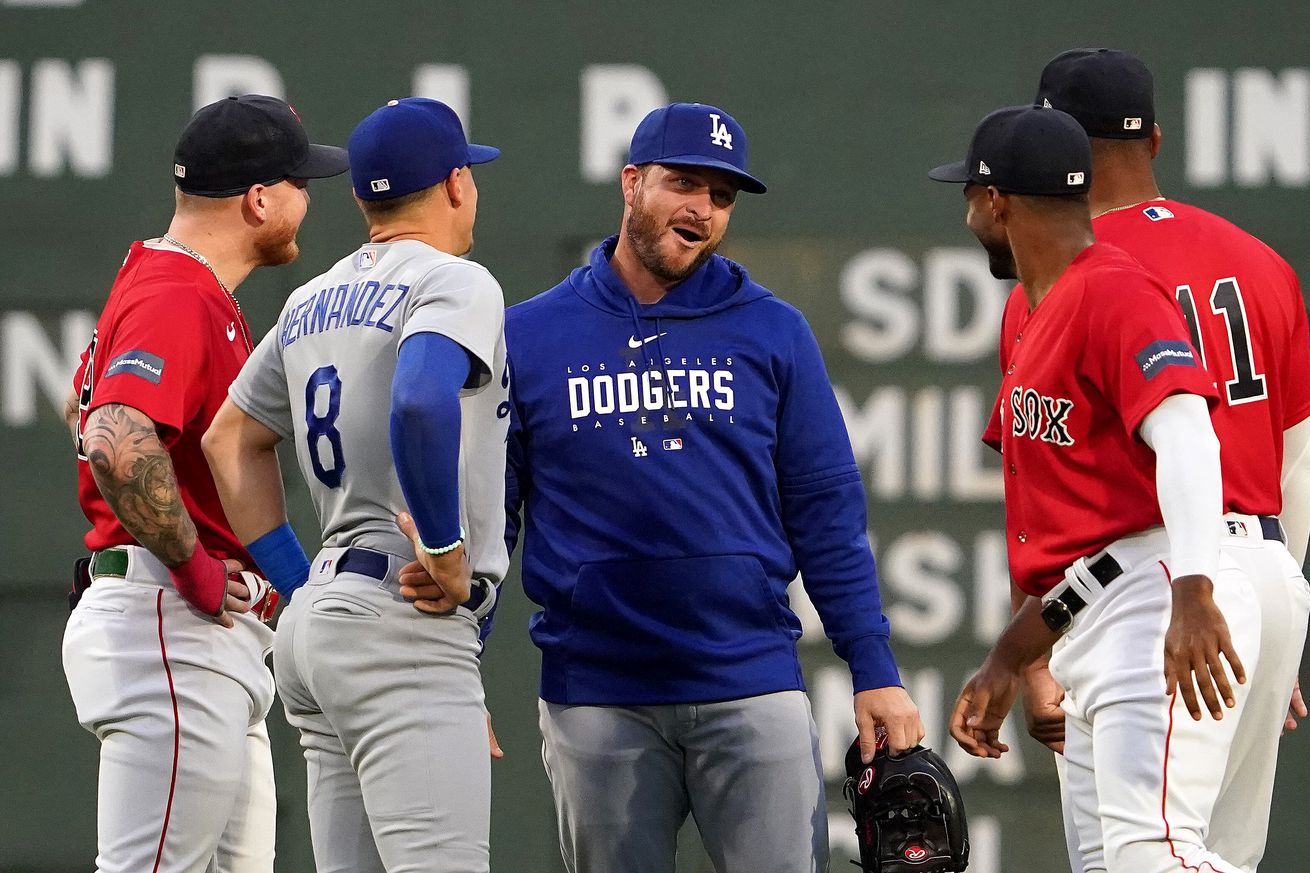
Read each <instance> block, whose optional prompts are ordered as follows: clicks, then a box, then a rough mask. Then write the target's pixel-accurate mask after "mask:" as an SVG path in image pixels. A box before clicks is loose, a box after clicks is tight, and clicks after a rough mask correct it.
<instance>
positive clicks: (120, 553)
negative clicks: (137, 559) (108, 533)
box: [91, 549, 128, 579]
mask: <svg viewBox="0 0 1310 873" xmlns="http://www.w3.org/2000/svg"><path fill="white" fill-rule="evenodd" d="M127 562H128V559H127V551H126V550H125V549H105V550H104V551H101V552H96V553H95V554H93V555H92V556H91V578H92V579H94V578H95V577H97V576H117V577H118V578H119V579H126V578H127Z"/></svg>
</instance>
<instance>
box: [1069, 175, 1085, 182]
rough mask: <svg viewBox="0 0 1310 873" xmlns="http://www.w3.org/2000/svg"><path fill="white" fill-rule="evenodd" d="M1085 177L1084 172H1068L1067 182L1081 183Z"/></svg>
mask: <svg viewBox="0 0 1310 873" xmlns="http://www.w3.org/2000/svg"><path fill="white" fill-rule="evenodd" d="M1085 178H1086V174H1084V173H1070V174H1069V184H1070V185H1081V184H1082V183H1083V179H1085Z"/></svg>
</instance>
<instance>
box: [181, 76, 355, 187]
mask: <svg viewBox="0 0 1310 873" xmlns="http://www.w3.org/2000/svg"><path fill="white" fill-rule="evenodd" d="M348 169H350V164H349V161H348V160H347V158H346V150H345V149H343V148H338V147H336V146H326V145H316V144H314V143H311V142H310V141H309V136H308V135H307V134H306V133H305V127H304V125H302V124H301V123H300V116H298V115H296V111H295V110H294V109H292V108H291V107H290V106H288V105H287V104H286V103H284V102H283V101H281V100H279V99H277V98H276V97H266V96H264V95H262V94H246V95H244V96H242V97H228V98H225V99H223V100H219V101H217V102H215V103H210V104H209V105H208V106H203V107H201V108H200V109H198V110H197V111H196V114H195V115H193V116H191V120H190V121H189V122H187V126H186V128H185V129H184V130H183V131H182V136H181V137H180V138H179V139H178V141H177V149H176V150H175V151H174V153H173V181H174V182H176V183H177V187H178V188H180V189H181V190H182V191H183V192H185V193H187V194H196V195H199V196H201V197H232V196H235V195H237V194H244V193H245V192H246V191H247V190H248V189H249V188H250V186H252V185H273V184H276V183H277V182H281V181H282V180H284V179H324V178H327V177H328V176H336V175H340V174H341V173H344V172H345V171H346V170H348Z"/></svg>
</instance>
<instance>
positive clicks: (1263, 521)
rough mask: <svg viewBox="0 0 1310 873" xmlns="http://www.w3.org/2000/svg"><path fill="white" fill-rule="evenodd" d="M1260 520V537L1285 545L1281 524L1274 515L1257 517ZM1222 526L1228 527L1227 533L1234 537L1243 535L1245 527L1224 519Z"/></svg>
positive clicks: (1232, 520)
mask: <svg viewBox="0 0 1310 873" xmlns="http://www.w3.org/2000/svg"><path fill="white" fill-rule="evenodd" d="M1256 518H1258V519H1260V535H1261V536H1262V537H1263V538H1264V539H1267V540H1277V541H1278V542H1280V543H1282V544H1283V545H1286V544H1287V537H1286V536H1285V535H1284V534H1283V523H1282V522H1280V521H1279V520H1278V516H1276V515H1258V516H1256ZM1224 524H1226V525H1228V532H1229V533H1230V534H1233V535H1234V536H1241V535H1245V534H1246V531H1245V530H1243V528H1244V527H1245V525H1243V524H1242V522H1240V521H1238V520H1237V519H1235V518H1225V519H1224Z"/></svg>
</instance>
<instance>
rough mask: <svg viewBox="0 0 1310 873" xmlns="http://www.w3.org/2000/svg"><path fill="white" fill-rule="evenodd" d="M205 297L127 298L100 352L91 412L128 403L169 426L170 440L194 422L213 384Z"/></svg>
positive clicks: (156, 293)
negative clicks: (206, 376) (208, 373)
mask: <svg viewBox="0 0 1310 873" xmlns="http://www.w3.org/2000/svg"><path fill="white" fill-rule="evenodd" d="M207 317H208V316H207V314H206V312H205V308H204V304H203V301H202V300H201V298H200V297H199V295H196V294H190V293H176V294H172V293H168V291H167V290H154V289H152V292H151V293H145V294H141V295H138V296H133V297H132V298H130V299H127V300H124V301H123V303H122V304H121V306H120V307H119V309H118V311H117V312H116V313H115V317H114V321H113V324H112V325H109V326H108V327H110V330H109V331H108V333H109V335H108V336H102V337H101V343H102V344H103V345H102V347H101V348H97V350H96V364H95V366H96V369H97V370H99V373H98V374H97V376H96V380H95V385H94V387H93V390H92V394H91V398H90V402H89V403H88V404H87V410H88V411H90V410H91V409H95V408H96V407H99V406H104V405H106V404H109V403H122V404H124V405H125V406H131V407H133V408H134V409H138V410H140V411H141V412H143V413H145V414H146V415H147V416H149V417H150V419H151V420H152V421H153V422H155V424H156V425H159V426H160V427H162V428H164V433H165V437H166V438H165V442H166V443H167V442H168V437H175V436H176V435H177V433H178V432H179V431H181V430H182V426H183V425H184V424H185V423H186V422H188V421H190V420H191V419H192V418H194V417H195V416H196V415H197V414H198V413H199V412H200V410H201V407H202V405H203V403H204V390H205V389H206V388H207V387H208V383H207V382H205V380H203V379H198V378H196V374H197V373H203V372H204V368H205V351H204V350H205V342H204V338H205V336H207V333H206V332H205V331H206V321H205V320H206V319H207Z"/></svg>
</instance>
